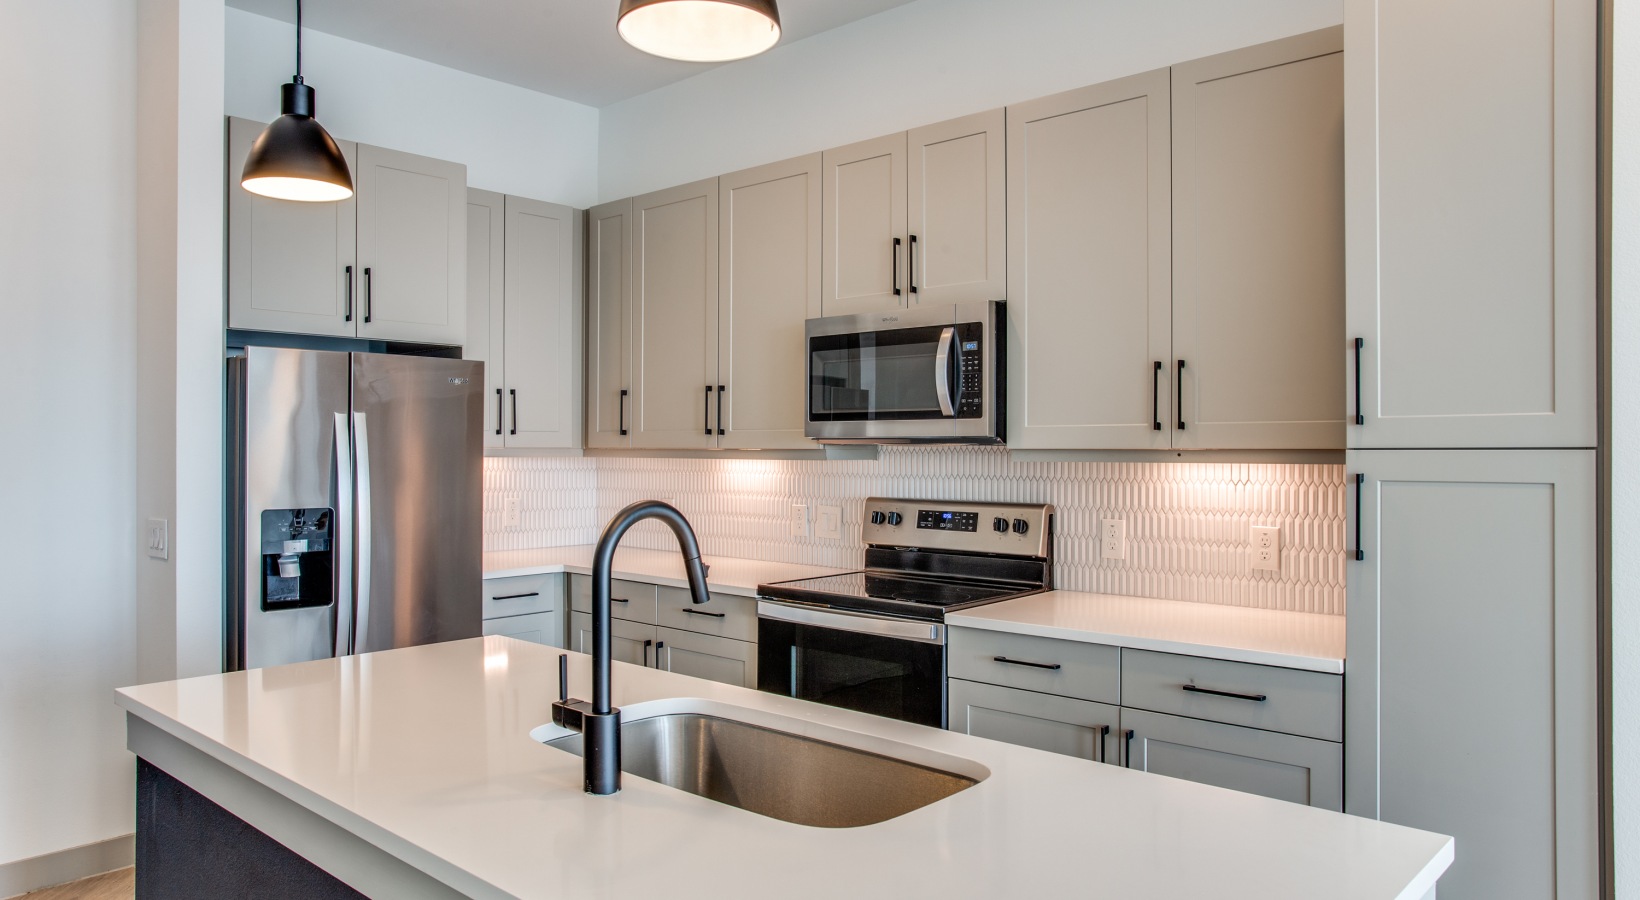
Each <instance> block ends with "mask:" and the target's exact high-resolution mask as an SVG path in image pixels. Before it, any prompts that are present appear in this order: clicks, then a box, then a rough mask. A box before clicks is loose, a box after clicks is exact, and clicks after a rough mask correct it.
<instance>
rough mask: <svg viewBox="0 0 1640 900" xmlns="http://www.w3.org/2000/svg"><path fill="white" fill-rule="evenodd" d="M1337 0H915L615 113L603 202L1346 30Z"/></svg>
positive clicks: (606, 129) (624, 104)
mask: <svg viewBox="0 0 1640 900" xmlns="http://www.w3.org/2000/svg"><path fill="white" fill-rule="evenodd" d="M1343 15H1344V13H1343V4H1342V2H1341V0H1230V2H1226V0H1142V2H1135V0H919V2H916V3H910V4H907V5H905V6H900V7H896V8H894V9H891V10H889V11H887V12H884V13H881V14H878V15H876V16H872V17H870V18H868V19H862V20H860V21H858V22H853V23H850V24H849V25H845V26H843V27H841V28H837V29H834V30H832V31H828V32H823V33H821V34H819V35H816V36H814V37H811V38H808V39H806V40H802V41H798V42H796V43H794V44H790V45H787V46H783V47H778V48H776V49H775V50H773V51H771V52H770V53H768V54H766V55H764V56H761V57H757V58H754V59H750V60H746V61H743V62H738V63H733V64H731V65H727V66H722V67H719V68H716V69H712V70H709V71H707V72H704V73H702V74H700V75H697V76H695V77H693V78H690V79H688V80H687V81H681V82H678V83H676V84H672V85H668V86H667V87H664V88H660V89H658V90H655V91H651V92H649V93H647V94H642V95H640V96H637V97H633V98H631V99H629V100H624V101H621V102H620V103H616V104H612V105H610V106H606V107H604V108H603V110H602V115H601V118H600V125H599V128H600V140H599V145H600V160H599V191H598V193H599V199H600V200H615V199H619V198H621V197H626V196H631V195H633V194H638V193H642V192H644V191H650V190H654V189H657V188H662V187H668V186H671V185H675V184H682V183H684V182H688V181H693V180H695V179H698V178H707V177H711V176H714V175H720V174H723V173H725V172H731V171H735V170H737V169H741V168H745V167H748V166H753V165H760V164H762V163H767V162H774V161H776V160H780V159H785V158H787V157H791V156H797V155H799V154H803V153H812V152H814V151H816V150H824V149H826V148H828V147H834V146H837V145H840V144H844V143H848V142H851V141H855V140H863V139H865V138H869V137H876V136H877V135H881V134H888V133H891V132H894V131H901V130H904V129H906V128H910V127H912V126H916V125H923V124H927V123H930V122H938V121H941V120H944V119H949V118H953V117H955V116H960V115H965V114H967V113H973V112H980V111H982V110H985V109H990V108H993V107H997V106H1003V105H1006V104H1008V103H1015V102H1018V101H1021V100H1029V99H1032V98H1034V97H1040V96H1044V95H1046V94H1052V93H1056V92H1058V91H1062V90H1069V89H1070V88H1075V87H1081V86H1084V85H1088V84H1095V83H1098V82H1100V81H1105V80H1108V79H1111V78H1116V77H1119V76H1122V75H1132V74H1134V73H1137V72H1144V71H1148V70H1150V69H1156V68H1160V67H1162V66H1167V65H1171V64H1173V63H1176V62H1183V61H1185V60H1188V59H1194V58H1197V57H1201V56H1207V55H1210V54H1213V53H1218V52H1222V51H1225V50H1231V49H1235V48H1237V47H1242V46H1246V45H1248V44H1256V43H1259V42H1261V41H1266V40H1271V39H1274V38H1278V37H1285V36H1287V35H1290V34H1298V33H1301V32H1305V31H1312V30H1314V29H1317V28H1325V27H1327V26H1329V25H1337V24H1339V23H1340V22H1342V21H1343Z"/></svg>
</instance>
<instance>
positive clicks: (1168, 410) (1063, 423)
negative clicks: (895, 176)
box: [1008, 69, 1173, 449]
mask: <svg viewBox="0 0 1640 900" xmlns="http://www.w3.org/2000/svg"><path fill="white" fill-rule="evenodd" d="M1168 108H1169V88H1168V71H1167V70H1166V69H1160V70H1157V71H1155V72H1148V73H1146V74H1143V75H1135V76H1133V77H1130V78H1123V79H1120V80H1117V81H1112V82H1107V83H1105V84H1101V85H1096V86H1094V87H1089V88H1082V89H1080V90H1076V91H1070V92H1068V93H1064V94H1057V95H1055V96H1052V97H1047V98H1044V99H1041V100H1033V101H1031V102H1029V103H1022V104H1018V105H1016V106H1010V107H1009V108H1008V359H1009V365H1008V444H1009V446H1011V447H1015V448H1019V449H1076V448H1091V449H1165V448H1166V447H1168V446H1169V435H1170V433H1171V429H1170V428H1169V427H1166V426H1167V423H1168V422H1169V421H1170V418H1169V417H1170V415H1171V414H1172V410H1173V404H1172V397H1173V393H1172V390H1171V385H1172V383H1173V382H1172V370H1171V368H1169V367H1168V365H1167V362H1168V361H1169V360H1170V359H1172V331H1171V329H1172V323H1171V317H1172V302H1173V291H1172V287H1171V281H1172V253H1171V250H1170V247H1171V244H1172V226H1171V224H1170V214H1169V208H1170V206H1171V203H1172V201H1171V192H1170V186H1169V185H1170V180H1171V173H1170V170H1171V163H1170V138H1169V134H1170V130H1171V128H1172V121H1171V117H1170V115H1169V112H1168Z"/></svg>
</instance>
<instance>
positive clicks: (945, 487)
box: [484, 446, 1345, 615]
mask: <svg viewBox="0 0 1640 900" xmlns="http://www.w3.org/2000/svg"><path fill="white" fill-rule="evenodd" d="M507 496H518V497H519V498H520V501H521V506H522V521H521V524H520V525H519V526H518V527H517V528H506V529H503V528H502V527H501V512H502V503H503V500H504V498H505V497H507ZM870 496H882V497H906V498H914V499H928V500H989V501H1001V502H1013V503H1052V504H1054V506H1055V507H1056V509H1057V519H1056V539H1055V543H1054V548H1055V555H1056V570H1055V576H1056V580H1057V586H1058V587H1061V588H1067V589H1071V590H1082V591H1098V592H1103V593H1111V594H1128V595H1135V596H1144V597H1162V598H1167V599H1173V600H1191V601H1198V602H1203V603H1218V604H1225V605H1230V606H1249V607H1258V608H1262V609H1284V610H1294V611H1299V612H1315V613H1325V614H1330V615H1342V614H1343V612H1344V540H1345V538H1344V471H1343V467H1341V466H1333V465H1278V464H1252V463H1131V462H1123V463H1087V462H1034V461H1033V462H1015V461H1013V460H1011V459H1010V458H1009V456H1008V452H1007V450H1005V449H1003V448H974V447H888V446H885V447H883V448H882V454H881V457H880V458H879V459H876V460H850V461H821V460H763V459H739V458H723V459H633V458H608V457H604V458H591V459H588V458H504V457H492V458H488V459H486V460H485V471H484V524H485V534H484V547H485V549H486V550H514V549H526V548H530V547H553V546H567V545H572V544H589V543H593V542H594V541H596V540H597V538H598V533H599V531H600V530H601V529H602V527H603V524H604V523H605V522H606V521H608V520H609V518H610V517H611V516H613V515H614V514H615V512H616V511H617V510H619V509H620V508H621V507H623V506H625V505H626V504H628V503H632V502H635V501H638V500H647V499H662V500H669V501H670V502H672V503H673V504H675V505H676V506H677V507H678V508H679V509H681V510H682V511H683V513H684V515H686V516H687V517H688V518H689V521H690V522H691V523H692V524H693V525H694V526H695V530H696V533H697V534H698V536H699V537H700V541H701V546H702V548H703V549H704V550H705V552H707V553H709V554H718V555H723V556H739V557H750V558H756V559H769V560H776V561H781V562H796V563H808V564H812V565H822V566H836V567H849V566H855V565H858V564H859V562H860V559H861V557H862V554H863V552H864V547H863V545H862V544H861V543H860V540H859V534H860V520H861V516H862V513H863V512H864V508H865V498H866V497H870ZM794 503H805V504H808V505H809V507H810V511H811V513H810V514H811V515H812V514H813V509H814V507H816V506H820V505H830V506H839V507H841V508H842V510H843V540H840V541H837V540H824V539H820V538H814V537H807V538H805V537H793V536H792V535H791V533H790V532H791V529H790V522H791V507H792V504H794ZM1106 518H1119V519H1122V520H1124V521H1125V522H1126V523H1127V557H1126V558H1125V559H1121V560H1106V559H1101V558H1100V554H1099V540H1098V532H1099V522H1100V520H1101V519H1106ZM1253 525H1275V526H1280V528H1281V571H1280V572H1259V571H1253V570H1252V568H1251V567H1250V566H1249V564H1248V563H1249V553H1248V540H1249V529H1250V528H1251V526H1253ZM623 543H624V544H625V545H629V546H634V547H647V548H651V549H669V548H671V547H672V546H674V544H673V542H672V536H671V534H670V533H669V532H668V531H666V529H665V528H664V527H663V526H660V525H658V524H655V523H644V524H642V525H639V526H637V527H636V528H634V529H633V530H632V531H631V532H630V533H629V534H628V535H627V537H626V539H625V541H624V542H623Z"/></svg>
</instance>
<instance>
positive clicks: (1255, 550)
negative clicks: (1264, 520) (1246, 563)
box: [1248, 525, 1281, 572]
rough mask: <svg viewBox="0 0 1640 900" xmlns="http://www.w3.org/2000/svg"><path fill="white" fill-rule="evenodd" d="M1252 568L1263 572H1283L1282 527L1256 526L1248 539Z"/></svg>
mask: <svg viewBox="0 0 1640 900" xmlns="http://www.w3.org/2000/svg"><path fill="white" fill-rule="evenodd" d="M1248 544H1249V545H1250V546H1251V559H1252V567H1253V568H1254V569H1255V570H1257V571H1261V572H1279V571H1281V527H1280V526H1277V525H1254V526H1253V530H1252V535H1251V536H1250V537H1249V539H1248Z"/></svg>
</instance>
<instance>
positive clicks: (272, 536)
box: [262, 508, 336, 612]
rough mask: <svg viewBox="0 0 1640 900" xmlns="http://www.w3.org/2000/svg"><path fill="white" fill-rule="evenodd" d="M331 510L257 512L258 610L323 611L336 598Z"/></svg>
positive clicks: (333, 525)
mask: <svg viewBox="0 0 1640 900" xmlns="http://www.w3.org/2000/svg"><path fill="white" fill-rule="evenodd" d="M335 524H336V511H335V510H333V509H329V508H319V509H268V510H263V511H262V610H263V611H264V612H269V611H273V610H280V609H305V608H307V607H313V606H329V605H330V604H331V603H332V602H333V601H334V600H335V594H336V579H335V571H336V531H335Z"/></svg>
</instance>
